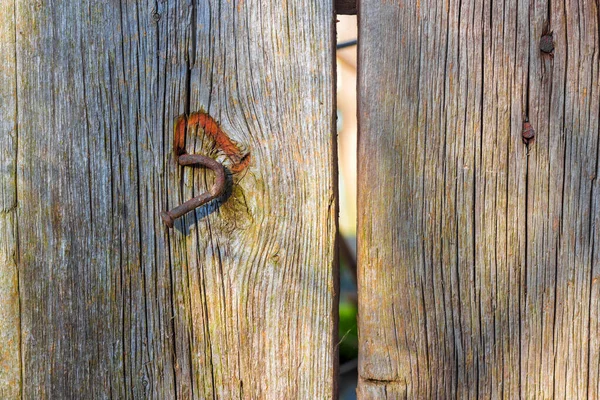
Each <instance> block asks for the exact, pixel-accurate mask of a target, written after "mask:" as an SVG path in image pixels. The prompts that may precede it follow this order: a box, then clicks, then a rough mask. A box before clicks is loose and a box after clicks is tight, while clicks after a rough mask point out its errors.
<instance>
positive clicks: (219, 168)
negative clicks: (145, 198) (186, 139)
mask: <svg viewBox="0 0 600 400" xmlns="http://www.w3.org/2000/svg"><path fill="white" fill-rule="evenodd" d="M177 160H178V162H179V165H183V166H186V165H202V166H205V167H207V168H210V169H211V170H212V171H213V172H214V173H215V184H214V185H213V186H212V187H211V188H210V190H209V191H208V192H204V193H202V194H201V195H199V196H197V197H194V198H193V199H191V200H188V201H186V202H185V203H183V204H182V205H180V206H177V207H175V208H174V209H172V210H170V211H167V212H162V213H160V216H161V218H162V220H163V222H164V223H165V225H166V226H168V227H169V228H172V227H173V221H174V220H175V219H177V218H179V217H181V216H182V215H184V214H186V213H188V212H190V211H192V210H194V209H196V208H198V207H200V206H201V205H203V204H206V203H208V202H209V201H211V200H214V199H216V198H217V197H219V196H221V195H222V194H223V193H224V192H225V182H226V181H225V167H223V165H221V163H219V162H218V161H215V160H213V159H212V158H210V157H206V156H203V155H200V154H180V155H179V156H178V158H177Z"/></svg>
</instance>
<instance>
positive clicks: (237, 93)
mask: <svg viewBox="0 0 600 400" xmlns="http://www.w3.org/2000/svg"><path fill="white" fill-rule="evenodd" d="M0 4H2V11H3V13H2V21H3V24H2V28H1V31H0V32H2V36H1V37H0V50H1V55H0V57H2V58H0V60H1V61H2V64H1V70H0V71H1V72H0V94H1V95H2V101H1V102H0V127H1V129H2V132H1V136H0V152H1V153H2V160H1V161H0V163H1V164H0V166H1V169H0V194H1V196H0V235H2V237H1V239H0V272H1V273H2V274H3V275H2V279H1V280H0V300H2V313H3V314H1V315H0V337H2V338H4V337H9V336H10V335H13V336H14V335H15V332H16V333H17V342H18V343H19V344H18V345H15V344H14V343H13V344H12V345H10V346H5V345H4V343H3V344H2V347H1V350H2V354H0V357H1V358H0V362H1V363H2V365H4V363H7V362H9V361H11V360H13V361H14V362H17V361H18V360H22V365H19V363H18V362H17V364H16V365H13V366H12V369H10V370H3V371H2V372H0V394H1V396H0V397H2V398H5V397H12V398H18V397H22V398H35V399H45V398H52V399H53V398H81V399H83V398H86V399H88V398H89V399H92V398H109V397H110V398H167V399H168V398H181V399H185V398H198V399H200V398H233V397H235V398H330V397H333V396H334V395H335V391H336V388H335V380H334V377H335V371H336V363H337V361H336V356H335V354H336V348H335V345H336V341H337V326H336V323H335V321H336V319H335V318H334V316H335V315H336V313H337V286H336V285H337V284H336V282H337V277H336V268H335V262H336V256H335V237H336V231H337V223H336V216H337V200H336V186H337V182H336V178H335V177H336V171H335V169H334V168H335V167H334V165H335V138H334V134H333V133H334V131H333V129H334V115H335V105H334V97H333V94H334V79H335V78H334V64H333V51H334V42H335V40H334V39H335V38H334V12H333V4H329V3H327V2H321V1H315V0H292V1H288V2H284V3H279V2H265V1H259V0H247V1H243V2H242V1H234V2H230V1H221V0H210V1H204V2H195V1H164V0H160V1H149V2H146V1H141V0H140V1H122V2H118V1H117V2H114V1H110V2H108V1H101V2H97V1H94V2H93V1H63V2H44V1H34V2H31V1H21V0H17V1H16V2H14V5H13V3H12V2H10V3H9V2H6V1H3V2H2V3H0ZM13 8H14V10H13ZM4 11H6V13H5V12H4ZM4 20H6V23H7V24H6V25H5V24H4ZM4 50H6V51H4ZM15 65H16V66H17V67H16V68H15ZM5 95H6V97H5ZM6 99H8V101H7V100H6ZM200 109H204V110H205V111H207V112H209V113H210V114H211V115H213V116H214V117H215V118H216V119H217V120H218V121H220V123H221V125H222V127H223V129H224V130H225V132H227V133H228V134H229V135H230V136H231V138H232V139H234V140H235V141H237V142H238V143H239V145H240V146H241V147H244V148H245V149H246V150H247V151H249V152H250V153H251V156H252V162H251V164H250V166H249V167H248V168H247V169H245V170H244V171H243V172H242V173H239V174H232V175H231V176H230V178H229V179H230V187H231V189H230V190H229V192H228V194H227V195H226V196H224V197H223V198H221V199H219V201H217V202H214V203H212V204H209V205H207V206H205V207H203V208H200V209H198V210H197V212H196V213H195V214H191V215H187V216H186V217H185V218H183V219H181V220H179V221H177V222H176V225H175V230H173V231H169V230H167V229H166V228H165V227H163V225H162V221H161V220H160V217H159V212H160V211H164V210H167V209H169V208H172V207H173V206H175V205H178V204H181V203H182V202H183V201H185V200H187V199H189V198H191V197H192V196H194V195H195V194H197V193H199V192H201V191H205V190H206V189H207V188H209V187H210V186H211V184H212V179H213V176H212V174H211V173H210V172H209V173H207V172H206V171H205V170H203V169H200V168H189V167H188V168H182V167H177V165H176V163H175V160H174V158H173V154H172V153H173V152H172V149H173V148H172V140H173V136H172V135H173V134H172V132H173V122H174V119H175V117H176V116H177V115H178V114H182V113H189V112H191V111H196V110H200ZM17 123H18V125H17ZM16 126H18V129H16ZM187 144H188V150H189V151H190V152H201V153H203V154H209V155H210V156H212V157H215V158H217V159H219V160H221V161H222V162H223V163H224V164H225V165H226V166H227V165H229V160H228V159H227V158H226V157H225V156H224V155H223V154H222V153H220V152H219V151H218V149H217V148H216V147H215V146H214V143H213V142H211V141H210V140H209V139H208V138H207V137H206V136H204V135H203V132H201V131H199V132H188V143H187ZM17 233H18V234H17ZM16 269H18V275H17V277H18V286H16V287H15V284H14V282H15V279H16V278H15V273H16ZM5 272H6V273H8V274H12V275H4V274H5ZM19 302H20V303H19ZM19 304H20V310H19V309H18V308H15V307H16V305H19ZM7 306H10V307H12V308H7ZM7 310H8V311H7ZM6 313H8V314H6ZM19 333H20V335H19ZM15 360H17V361H15ZM20 376H22V378H23V380H22V382H20V381H19V377H20ZM9 379H13V381H9ZM4 394H7V396H4Z"/></svg>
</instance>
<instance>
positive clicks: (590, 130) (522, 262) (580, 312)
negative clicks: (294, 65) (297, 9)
mask: <svg viewBox="0 0 600 400" xmlns="http://www.w3.org/2000/svg"><path fill="white" fill-rule="evenodd" d="M359 9H360V15H359V20H360V21H359V36H360V38H361V42H360V45H359V82H358V87H359V98H360V100H359V131H360V134H359V210H360V211H359V228H358V232H359V233H358V242H359V248H358V252H359V274H358V275H359V305H360V306H359V308H360V309H359V313H360V322H359V329H360V354H361V355H360V367H359V373H360V384H359V390H358V393H359V395H360V397H361V398H365V399H366V398H415V399H420V398H460V399H463V398H507V399H508V398H511V399H512V398H527V399H534V398H540V399H542V398H568V399H575V398H577V399H585V398H589V399H595V398H597V397H598V396H599V394H598V391H599V390H600V386H599V385H600V377H599V372H600V371H599V365H600V353H599V350H598V349H599V345H600V326H599V313H600V292H599V291H600V286H599V284H600V282H599V280H598V278H599V277H600V259H599V256H598V250H597V249H596V248H595V245H596V243H597V242H598V241H599V239H600V225H599V224H598V223H597V222H598V219H599V218H600V196H599V194H600V193H598V190H599V186H598V182H597V179H596V177H597V175H598V134H599V129H598V118H599V115H600V95H599V90H600V75H599V74H600V70H599V56H600V44H599V40H600V38H599V26H600V21H599V16H600V11H599V9H598V4H597V2H593V1H569V0H567V1H565V2H555V1H547V0H544V1H542V0H536V1H532V2H518V1H508V2H497V1H491V0H486V1H483V2H480V1H464V0H463V1H454V0H449V1H443V2H437V1H425V2H404V1H384V0H378V1H362V2H360V4H359ZM549 32H553V37H554V43H555V50H554V53H553V54H552V55H550V54H546V53H543V52H541V51H540V49H539V42H540V39H541V37H542V36H543V35H544V34H546V33H549ZM526 118H529V120H530V121H531V124H532V125H533V127H534V129H535V130H536V137H535V140H534V142H533V143H531V144H530V145H529V149H527V147H526V146H525V145H524V144H523V142H522V138H521V133H522V126H523V122H524V120H525V119H526Z"/></svg>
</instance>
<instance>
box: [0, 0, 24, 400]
mask: <svg viewBox="0 0 600 400" xmlns="http://www.w3.org/2000/svg"><path fill="white" fill-rule="evenodd" d="M14 16H15V5H14V2H13V1H6V0H2V1H0V398H2V399H13V398H17V397H18V396H19V395H20V391H21V350H20V345H21V323H20V317H19V271H18V264H17V263H18V259H17V224H16V222H17V221H16V216H17V213H16V210H17V179H16V173H17V168H16V166H17V162H16V161H17V129H18V128H17V112H18V110H17V102H16V96H17V76H16V69H17V60H16V48H15V33H16V30H15V18H14Z"/></svg>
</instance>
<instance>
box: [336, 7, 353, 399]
mask: <svg viewBox="0 0 600 400" xmlns="http://www.w3.org/2000/svg"><path fill="white" fill-rule="evenodd" d="M337 19H338V23H337V42H338V50H337V117H338V121H337V130H338V162H339V185H340V186H339V195H340V200H339V201H340V222H339V224H340V235H341V237H340V288H341V293H340V323H339V342H340V345H339V351H340V379H339V393H340V399H342V400H351V399H356V384H357V382H358V370H357V366H358V330H357V324H356V315H357V294H356V175H357V173H356V172H357V170H356V168H357V164H356V146H357V122H356V65H357V63H356V60H357V57H356V45H355V44H352V43H351V41H353V40H356V38H357V34H358V33H357V19H356V15H338V16H337ZM342 43H344V44H346V46H345V47H344V48H339V47H340V45H341V44H342Z"/></svg>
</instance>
